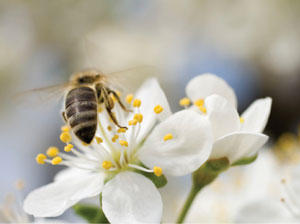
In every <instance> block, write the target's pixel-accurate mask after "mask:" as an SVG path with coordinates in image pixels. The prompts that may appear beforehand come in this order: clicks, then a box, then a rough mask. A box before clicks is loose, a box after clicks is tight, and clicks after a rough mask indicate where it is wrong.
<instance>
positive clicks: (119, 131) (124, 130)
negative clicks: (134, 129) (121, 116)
mask: <svg viewBox="0 0 300 224" xmlns="http://www.w3.org/2000/svg"><path fill="white" fill-rule="evenodd" d="M117 132H118V133H125V132H126V128H119V129H118V131H117Z"/></svg>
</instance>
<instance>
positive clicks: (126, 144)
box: [119, 140, 128, 147]
mask: <svg viewBox="0 0 300 224" xmlns="http://www.w3.org/2000/svg"><path fill="white" fill-rule="evenodd" d="M119 143H120V145H121V146H125V147H128V142H127V141H125V140H120V141H119Z"/></svg>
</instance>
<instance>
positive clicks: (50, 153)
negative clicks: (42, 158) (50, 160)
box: [46, 146, 59, 157]
mask: <svg viewBox="0 0 300 224" xmlns="http://www.w3.org/2000/svg"><path fill="white" fill-rule="evenodd" d="M58 153H59V149H58V148H57V147H54V146H51V147H49V148H48V150H47V152H46V154H47V156H49V157H55V156H57V154H58Z"/></svg>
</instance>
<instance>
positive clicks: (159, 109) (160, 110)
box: [154, 105, 164, 114]
mask: <svg viewBox="0 0 300 224" xmlns="http://www.w3.org/2000/svg"><path fill="white" fill-rule="evenodd" d="M163 110H164V108H163V107H162V106H161V105H157V106H156V107H154V112H155V113H156V114H160V113H161V112H162V111H163Z"/></svg>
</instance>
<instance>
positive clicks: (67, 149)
mask: <svg viewBox="0 0 300 224" xmlns="http://www.w3.org/2000/svg"><path fill="white" fill-rule="evenodd" d="M73 147H74V146H73V145H72V144H68V145H66V146H65V148H64V150H65V152H70V151H71V149H72V148H73Z"/></svg>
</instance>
